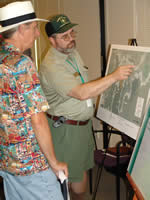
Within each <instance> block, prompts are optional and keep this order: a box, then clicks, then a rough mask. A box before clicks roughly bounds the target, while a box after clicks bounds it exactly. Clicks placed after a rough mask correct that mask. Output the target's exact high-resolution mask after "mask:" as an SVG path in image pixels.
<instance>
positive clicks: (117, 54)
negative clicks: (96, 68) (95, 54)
mask: <svg viewBox="0 0 150 200" xmlns="http://www.w3.org/2000/svg"><path fill="white" fill-rule="evenodd" d="M122 65H134V66H135V68H134V70H133V73H132V75H131V76H130V77H129V78H128V79H127V80H123V81H118V82H117V83H115V84H113V85H112V86H111V87H110V88H109V89H107V90H106V91H105V92H104V93H103V94H102V95H101V97H100V103H99V107H98V111H97V117H98V118H100V119H101V120H103V121H105V122H106V123H108V124H110V125H111V126H113V127H114V128H117V129H118V130H120V131H121V132H124V133H125V134H127V135H129V136H130V137H132V138H134V139H136V136H137V133H138V131H139V128H140V126H141V123H142V119H143V116H144V112H145V106H146V104H147V102H148V99H149V97H150V48H148V47H137V46H127V45H112V46H111V49H110V54H109V59H108V64H107V70H106V75H107V74H110V73H111V72H113V71H114V70H115V69H116V67H118V66H122Z"/></svg>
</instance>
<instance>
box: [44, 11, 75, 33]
mask: <svg viewBox="0 0 150 200" xmlns="http://www.w3.org/2000/svg"><path fill="white" fill-rule="evenodd" d="M76 25H78V24H74V23H71V21H70V20H69V18H68V17H67V16H66V15H64V14H59V15H55V16H53V17H52V18H51V19H50V21H49V22H48V23H47V24H46V25H45V30H46V33H47V35H48V37H50V36H51V35H52V34H55V33H64V32H66V31H68V30H69V29H71V28H72V27H74V26H76Z"/></svg>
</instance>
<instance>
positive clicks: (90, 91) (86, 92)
mask: <svg viewBox="0 0 150 200" xmlns="http://www.w3.org/2000/svg"><path fill="white" fill-rule="evenodd" d="M115 82H116V79H114V77H113V75H112V74H110V75H108V76H106V77H104V78H100V79H97V80H94V81H90V82H88V83H85V84H81V85H78V86H77V87H75V88H73V89H72V90H71V91H70V92H69V93H68V95H69V96H72V97H74V98H77V99H80V100H86V99H89V98H93V97H96V96H98V95H99V94H101V93H102V92H104V91H105V90H106V89H107V88H109V87H110V86H111V85H112V84H113V83H115Z"/></svg>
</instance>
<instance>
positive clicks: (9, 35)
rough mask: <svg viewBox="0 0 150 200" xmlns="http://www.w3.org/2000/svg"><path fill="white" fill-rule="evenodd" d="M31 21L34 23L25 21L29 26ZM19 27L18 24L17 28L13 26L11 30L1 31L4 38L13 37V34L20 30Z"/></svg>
mask: <svg viewBox="0 0 150 200" xmlns="http://www.w3.org/2000/svg"><path fill="white" fill-rule="evenodd" d="M31 23H32V22H27V23H25V25H26V26H29V25H30V24H31ZM18 27H19V26H17V27H15V28H12V29H10V30H7V31H5V32H3V33H1V35H2V37H3V39H10V38H11V37H12V35H13V34H14V33H15V32H16V31H17V30H18Z"/></svg>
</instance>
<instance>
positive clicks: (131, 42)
mask: <svg viewBox="0 0 150 200" xmlns="http://www.w3.org/2000/svg"><path fill="white" fill-rule="evenodd" d="M128 45H131V46H138V44H137V40H136V38H131V39H129V40H128ZM127 178H128V181H129V182H130V184H131V186H132V188H133V190H134V192H135V191H138V194H141V193H140V191H139V190H138V189H137V187H136V185H135V184H134V182H133V180H132V178H131V176H130V174H129V173H128V172H127ZM138 196H139V195H138ZM133 200H139V199H138V198H137V194H136V193H135V194H134V196H133ZM140 200H142V198H140Z"/></svg>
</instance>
